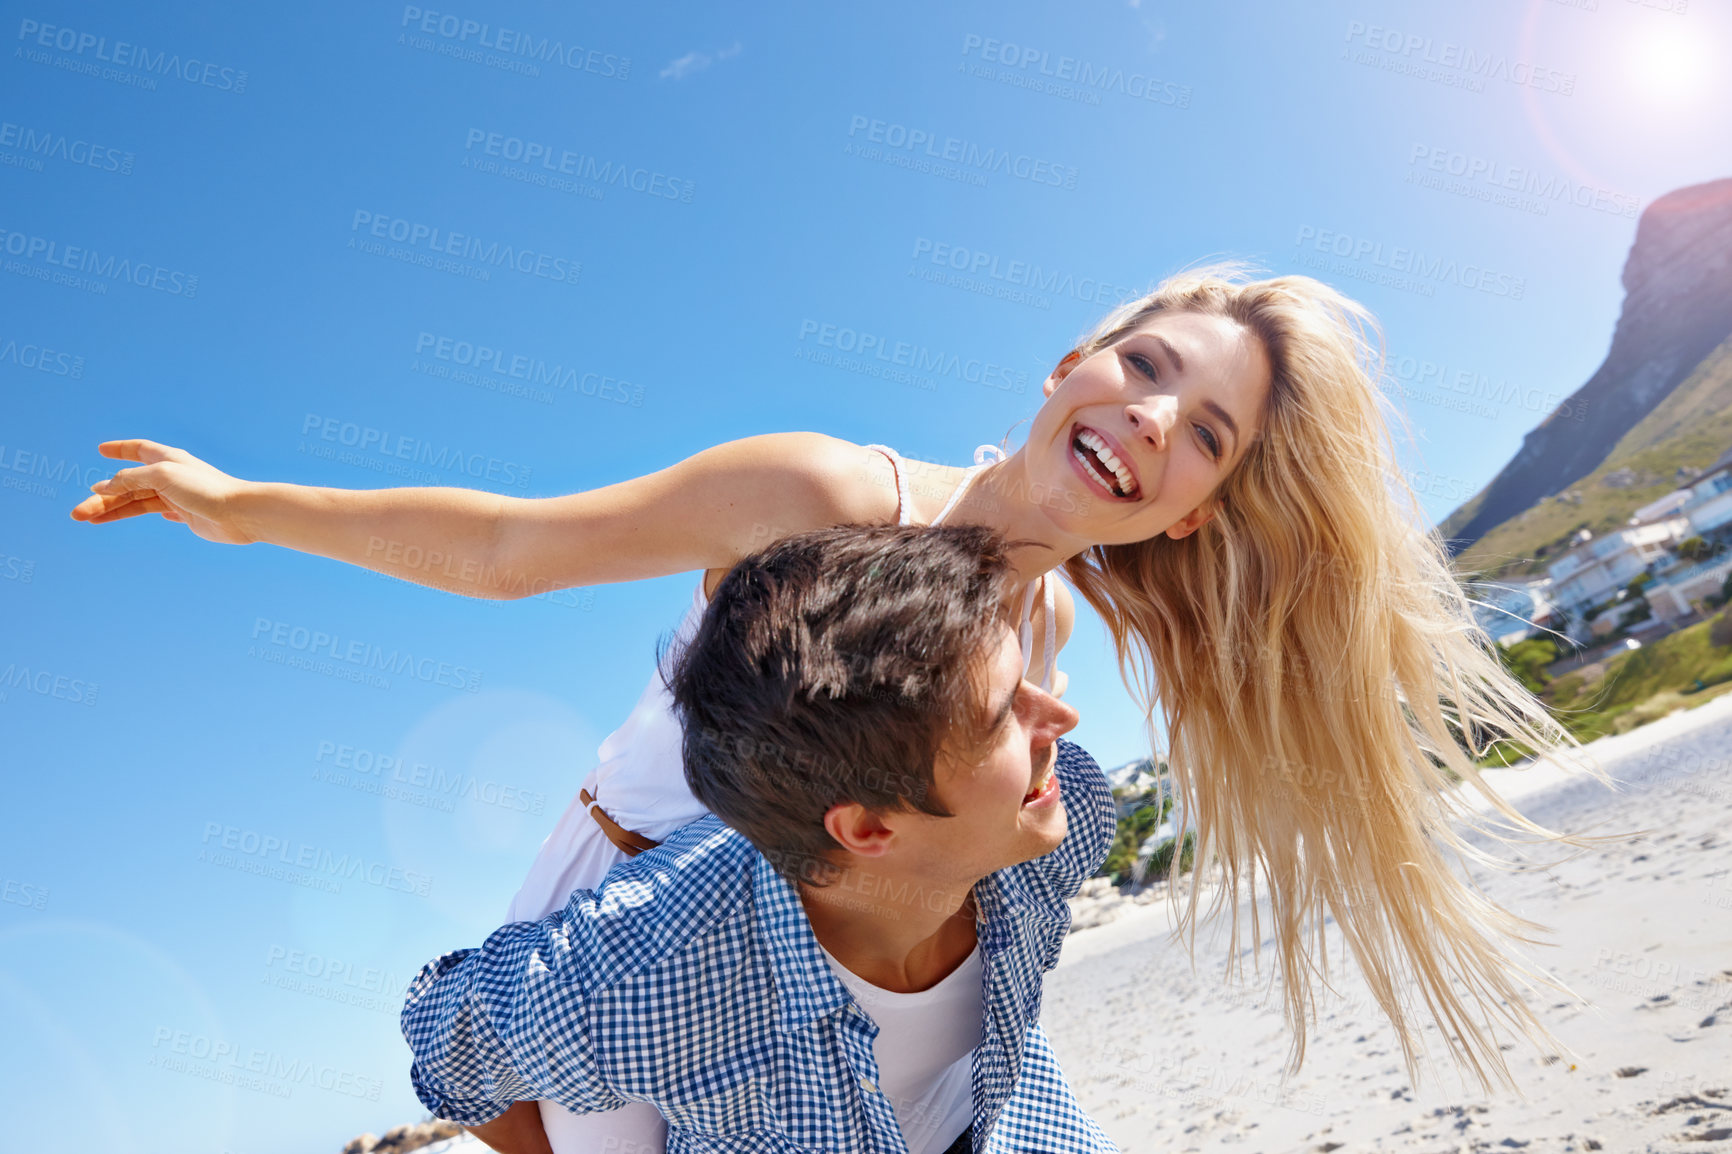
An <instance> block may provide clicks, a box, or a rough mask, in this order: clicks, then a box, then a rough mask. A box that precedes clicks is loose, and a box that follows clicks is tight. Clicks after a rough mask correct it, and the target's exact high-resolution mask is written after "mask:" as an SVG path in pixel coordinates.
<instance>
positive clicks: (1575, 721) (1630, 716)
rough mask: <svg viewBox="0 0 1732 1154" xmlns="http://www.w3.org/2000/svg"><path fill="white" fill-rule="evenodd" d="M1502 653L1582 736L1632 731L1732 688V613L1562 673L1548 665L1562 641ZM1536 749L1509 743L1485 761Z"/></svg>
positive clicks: (1517, 673)
mask: <svg viewBox="0 0 1732 1154" xmlns="http://www.w3.org/2000/svg"><path fill="white" fill-rule="evenodd" d="M1499 653H1500V654H1501V655H1502V656H1503V661H1504V664H1505V665H1506V666H1507V667H1508V668H1509V670H1510V671H1511V672H1512V673H1513V674H1515V676H1516V677H1517V679H1519V680H1520V681H1521V682H1522V684H1524V685H1526V686H1527V687H1528V688H1529V689H1530V690H1531V691H1532V692H1534V693H1535V694H1537V695H1538V696H1539V698H1540V700H1541V701H1543V702H1545V704H1546V707H1547V708H1548V709H1550V710H1551V712H1552V716H1554V717H1556V718H1557V719H1558V720H1559V721H1560V722H1562V723H1563V725H1564V727H1565V728H1566V729H1568V730H1569V731H1570V732H1571V733H1573V734H1575V736H1576V737H1577V739H1579V740H1581V741H1583V742H1589V741H1592V740H1594V739H1595V738H1596V737H1603V736H1604V735H1606V734H1608V733H1626V732H1628V731H1629V730H1631V729H1634V728H1635V727H1636V726H1638V725H1645V724H1647V723H1648V722H1650V721H1658V720H1659V719H1660V718H1662V717H1664V716H1666V715H1667V714H1668V713H1671V712H1672V711H1673V710H1676V709H1684V708H1688V707H1690V706H1695V705H1700V704H1702V703H1703V702H1705V701H1708V700H1710V699H1712V698H1714V697H1717V696H1719V694H1720V693H1722V692H1725V691H1727V690H1732V615H1729V613H1728V612H1722V613H1721V614H1720V615H1719V616H1718V617H1715V618H1713V619H1712V620H1709V621H1701V622H1698V623H1697V624H1695V625H1692V626H1690V627H1689V628H1688V629H1680V630H1678V631H1677V632H1676V633H1673V634H1670V635H1668V636H1666V637H1662V638H1660V639H1659V640H1657V641H1655V642H1653V643H1652V644H1649V645H1644V646H1643V647H1642V648H1640V649H1634V650H1627V651H1625V652H1622V653H1619V654H1617V655H1616V656H1614V657H1610V658H1607V659H1606V660H1604V661H1596V662H1594V663H1592V664H1590V665H1584V666H1583V667H1581V668H1580V669H1576V670H1572V671H1571V672H1569V673H1566V674H1564V675H1563V676H1562V677H1558V678H1556V679H1554V678H1553V677H1552V676H1551V675H1550V674H1549V673H1547V671H1546V666H1547V665H1548V664H1550V663H1551V662H1552V661H1553V660H1554V659H1555V658H1556V657H1557V646H1556V645H1555V644H1554V643H1553V642H1552V641H1551V640H1550V639H1549V638H1534V639H1532V640H1528V641H1522V642H1518V643H1516V644H1515V645H1511V646H1509V647H1508V648H1505V647H1502V646H1499ZM1530 752H1531V751H1529V750H1527V749H1525V748H1522V747H1520V746H1517V745H1515V744H1514V743H1508V745H1507V747H1506V748H1504V749H1502V750H1501V751H1500V752H1498V753H1494V754H1493V755H1492V756H1491V757H1488V758H1485V759H1482V762H1481V764H1482V765H1492V766H1495V765H1504V764H1509V763H1510V762H1513V761H1517V760H1520V758H1522V757H1525V756H1527V755H1528V754H1529V753H1530Z"/></svg>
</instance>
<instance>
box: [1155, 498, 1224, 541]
mask: <svg viewBox="0 0 1732 1154" xmlns="http://www.w3.org/2000/svg"><path fill="white" fill-rule="evenodd" d="M1214 518H1215V507H1214V506H1213V505H1212V504H1202V505H1198V506H1197V507H1196V508H1195V509H1192V510H1191V511H1190V512H1189V513H1186V514H1185V515H1184V516H1183V517H1180V518H1179V519H1178V520H1177V521H1175V522H1173V524H1172V525H1171V526H1170V527H1168V529H1167V536H1169V537H1171V538H1172V539H1173V540H1175V541H1182V540H1184V539H1185V538H1186V537H1189V536H1190V535H1191V534H1192V533H1195V532H1196V531H1197V530H1198V529H1201V528H1202V527H1203V526H1204V525H1207V524H1208V523H1209V522H1210V521H1212V520H1214Z"/></svg>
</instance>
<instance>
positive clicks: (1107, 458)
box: [1071, 429, 1136, 497]
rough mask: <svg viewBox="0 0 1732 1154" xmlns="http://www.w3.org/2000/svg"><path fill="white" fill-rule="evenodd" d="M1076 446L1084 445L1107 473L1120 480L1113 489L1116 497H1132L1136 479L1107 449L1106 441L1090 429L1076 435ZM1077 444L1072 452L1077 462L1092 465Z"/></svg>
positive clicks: (1072, 448)
mask: <svg viewBox="0 0 1732 1154" xmlns="http://www.w3.org/2000/svg"><path fill="white" fill-rule="evenodd" d="M1076 444H1080V445H1082V446H1083V447H1084V448H1086V449H1088V450H1089V452H1091V453H1093V454H1094V457H1095V459H1096V460H1098V461H1099V462H1100V464H1101V465H1102V466H1103V467H1104V468H1105V470H1106V472H1107V473H1109V474H1111V475H1112V476H1113V477H1115V478H1117V479H1118V485H1117V487H1116V488H1114V489H1113V492H1114V493H1115V494H1116V495H1118V496H1120V497H1128V496H1130V494H1131V487H1132V486H1133V485H1134V484H1135V483H1136V482H1135V479H1134V478H1132V476H1131V471H1130V470H1129V469H1127V468H1125V464H1124V462H1123V461H1121V460H1119V459H1118V458H1117V457H1116V456H1114V455H1113V451H1112V450H1111V449H1109V448H1107V443H1106V442H1105V441H1103V440H1101V439H1100V437H1098V436H1097V435H1095V434H1094V433H1093V432H1090V431H1089V430H1088V429H1084V430H1082V431H1081V432H1080V433H1078V434H1077V435H1076ZM1076 444H1073V445H1072V446H1071V452H1073V453H1075V454H1076V457H1077V460H1079V461H1081V462H1082V463H1083V465H1084V466H1088V465H1090V464H1091V462H1090V461H1089V458H1088V457H1086V456H1084V455H1083V453H1082V452H1081V451H1080V450H1078V449H1077V448H1076Z"/></svg>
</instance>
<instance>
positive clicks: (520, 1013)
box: [398, 901, 626, 1126]
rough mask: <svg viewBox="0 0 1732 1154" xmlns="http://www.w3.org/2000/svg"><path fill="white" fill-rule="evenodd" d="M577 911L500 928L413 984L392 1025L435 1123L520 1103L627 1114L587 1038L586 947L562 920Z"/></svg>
mask: <svg viewBox="0 0 1732 1154" xmlns="http://www.w3.org/2000/svg"><path fill="white" fill-rule="evenodd" d="M592 908H593V907H592ZM581 910H582V906H581V904H580V903H578V902H577V901H573V903H572V904H571V905H568V906H567V907H566V909H565V910H564V911H561V912H560V913H557V914H554V915H551V916H549V917H546V918H543V919H542V920H541V921H539V922H513V923H511V924H510V925H506V926H502V927H500V928H499V929H498V930H495V931H494V932H493V933H492V934H491V935H489V937H488V938H487V940H486V942H485V943H483V944H482V946H481V947H480V948H479V949H464V950H456V951H453V952H452V953H449V954H445V955H443V956H442V957H439V958H436V959H434V960H433V961H431V962H429V963H427V965H425V966H423V967H422V968H421V971H420V973H418V974H416V975H415V980H414V981H413V982H411V983H410V984H409V991H408V994H407V995H406V997H405V999H404V1002H403V1012H402V1014H401V1016H400V1017H399V1019H398V1021H399V1025H400V1026H401V1028H402V1031H403V1038H404V1040H405V1041H407V1042H408V1043H409V1049H410V1051H411V1052H412V1054H413V1061H412V1062H411V1064H410V1067H409V1079H410V1082H411V1083H412V1084H413V1086H414V1089H415V1096H416V1097H417V1098H419V1099H420V1100H421V1104H422V1105H424V1106H426V1107H427V1109H428V1110H430V1111H432V1113H433V1115H434V1116H435V1117H438V1118H448V1119H450V1120H451V1121H453V1122H457V1123H460V1124H463V1125H468V1126H474V1125H479V1124H481V1123H483V1122H489V1121H492V1120H493V1119H494V1118H497V1117H498V1116H499V1115H500V1114H503V1113H504V1112H505V1110H506V1109H507V1108H508V1107H509V1106H510V1105H511V1104H512V1103H513V1102H517V1101H522V1100H525V1099H540V1098H548V1099H551V1100H553V1101H555V1102H558V1103H559V1104H560V1105H562V1106H564V1107H565V1108H566V1109H568V1110H572V1111H574V1112H577V1113H591V1112H594V1111H597V1110H611V1109H615V1108H617V1107H619V1106H622V1105H624V1104H625V1101H626V1099H624V1098H622V1097H620V1096H619V1095H618V1094H617V1093H615V1092H614V1091H613V1090H612V1089H611V1088H610V1087H609V1086H608V1085H607V1083H606V1081H605V1080H604V1078H603V1075H602V1071H601V1069H600V1065H599V1062H598V1055H597V1052H596V1046H595V1039H594V1037H593V1036H592V1030H593V1028H594V1023H592V1022H591V1020H590V1019H591V1010H592V1005H591V999H590V997H589V996H588V992H587V987H588V982H587V981H586V979H587V976H588V975H589V974H590V973H591V972H593V971H592V966H591V962H592V959H591V958H590V957H589V956H588V953H587V952H586V951H589V950H593V948H594V938H593V937H592V936H590V935H588V934H586V933H584V932H583V929H584V927H582V926H581V925H577V926H574V925H573V924H572V922H571V920H570V919H571V918H573V917H574V916H577V915H579V914H580V912H581Z"/></svg>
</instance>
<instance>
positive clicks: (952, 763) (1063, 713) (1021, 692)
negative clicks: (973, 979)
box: [898, 623, 1077, 884]
mask: <svg viewBox="0 0 1732 1154" xmlns="http://www.w3.org/2000/svg"><path fill="white" fill-rule="evenodd" d="M987 662H988V666H987V667H988V672H989V676H988V686H989V692H988V694H987V696H986V699H985V700H983V701H981V702H980V703H979V706H978V708H979V709H980V711H981V712H980V715H981V716H983V717H985V718H986V719H987V721H988V723H989V724H991V723H993V722H997V725H996V727H995V728H993V729H992V730H991V731H990V733H989V735H988V737H987V739H986V741H985V743H984V745H983V746H982V747H981V748H979V749H976V750H973V751H971V752H964V751H961V750H952V749H950V748H946V750H945V751H944V752H943V753H941V754H940V755H939V758H938V764H937V765H936V766H935V767H934V778H935V783H934V784H935V788H934V793H935V794H936V796H937V799H938V802H939V804H941V805H943V806H944V807H945V808H946V809H948V810H949V811H950V812H951V814H952V815H953V816H951V817H947V818H945V817H931V816H929V815H926V814H920V815H902V816H903V817H904V819H905V820H904V821H902V822H899V823H898V825H899V827H900V828H899V830H898V832H899V833H901V834H903V835H904V837H906V838H907V841H905V842H904V852H907V853H911V854H913V855H914V856H915V858H916V859H917V860H918V861H919V863H920V864H919V865H918V867H917V868H918V869H920V871H921V872H923V873H926V874H928V875H929V876H935V875H939V874H942V875H943V876H945V877H946V878H947V879H948V880H951V881H954V882H958V883H962V884H972V883H973V882H974V881H976V880H978V879H980V878H982V877H985V876H986V875H987V874H989V873H992V872H993V871H994V870H999V869H1004V868H1005V867H1007V866H1013V865H1016V864H1017V863H1019V862H1025V861H1028V860H1029V859H1031V858H1037V857H1040V856H1041V855H1042V854H1046V853H1051V852H1052V851H1053V850H1054V849H1056V848H1058V844H1059V843H1060V842H1061V841H1063V840H1064V835H1065V830H1066V828H1067V827H1066V823H1065V812H1064V803H1063V802H1062V801H1061V800H1060V798H1059V788H1058V778H1057V776H1056V775H1055V774H1054V772H1053V767H1054V765H1055V764H1056V763H1057V760H1058V745H1057V742H1058V739H1059V737H1060V736H1061V735H1063V734H1066V733H1069V732H1070V731H1071V730H1072V729H1074V728H1076V723H1077V711H1076V710H1075V709H1072V708H1071V707H1070V706H1068V705H1066V704H1065V703H1064V702H1062V701H1060V700H1059V699H1058V698H1056V697H1054V696H1053V695H1052V694H1050V693H1047V692H1046V691H1045V690H1043V689H1041V688H1040V687H1039V686H1037V685H1034V684H1032V683H1031V682H1028V681H1024V680H1023V678H1022V648H1021V646H1020V645H1018V644H1017V638H1016V633H1015V631H1014V630H1012V629H1011V627H1010V625H1009V624H1008V623H1003V624H1002V625H1001V632H1000V635H999V641H998V644H997V646H996V648H993V649H991V650H989V653H988V656H987ZM910 816H918V817H919V818H923V819H924V820H917V821H913V822H909V821H907V820H906V818H907V817H910ZM911 864H912V863H911Z"/></svg>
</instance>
